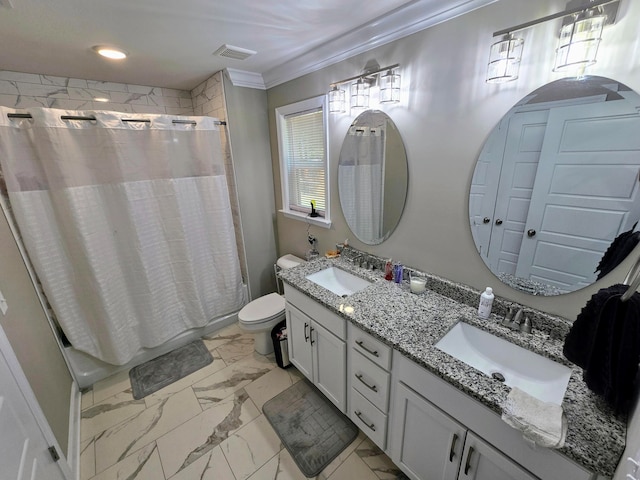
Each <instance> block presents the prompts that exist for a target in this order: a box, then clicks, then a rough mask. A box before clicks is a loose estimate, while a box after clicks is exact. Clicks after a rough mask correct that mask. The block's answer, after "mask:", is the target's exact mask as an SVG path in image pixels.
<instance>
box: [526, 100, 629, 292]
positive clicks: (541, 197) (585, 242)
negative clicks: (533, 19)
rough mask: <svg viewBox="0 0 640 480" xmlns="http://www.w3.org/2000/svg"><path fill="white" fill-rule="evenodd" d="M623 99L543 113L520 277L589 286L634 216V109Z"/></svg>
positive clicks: (573, 287) (571, 287)
mask: <svg viewBox="0 0 640 480" xmlns="http://www.w3.org/2000/svg"><path fill="white" fill-rule="evenodd" d="M629 95H634V96H636V97H637V95H636V94H634V93H630V94H629ZM629 103H631V102H618V101H611V102H604V103H600V104H592V105H577V106H573V107H565V108H558V109H554V110H553V111H552V112H551V114H550V115H549V120H548V129H547V134H546V136H545V140H544V145H543V148H542V152H541V156H540V162H539V164H538V174H537V176H536V189H535V192H534V195H533V196H532V198H531V205H530V209H529V211H530V214H529V217H528V218H527V225H526V227H525V236H524V237H523V241H522V247H521V249H520V261H519V263H518V269H517V272H516V275H517V276H518V277H523V278H529V279H531V280H534V281H539V282H542V283H546V284H550V285H554V286H556V287H558V288H560V289H566V290H569V291H571V290H576V289H577V288H582V287H584V286H587V285H589V284H591V283H592V282H593V281H595V278H596V274H595V273H594V272H595V269H596V266H597V264H598V262H599V261H600V259H601V258H602V255H603V253H604V252H605V251H606V249H607V248H608V247H609V245H610V244H611V241H612V240H613V239H614V238H615V237H616V236H617V235H618V234H619V233H622V232H624V231H626V230H629V229H630V228H631V227H632V225H633V224H634V223H635V222H636V221H637V220H638V219H639V218H640V204H639V201H640V199H639V198H638V192H639V188H638V187H639V185H638V182H639V174H640V168H639V166H638V164H639V159H640V115H639V114H638V108H633V107H631V106H629ZM639 104H640V101H638V102H635V105H636V107H638V106H640V105H639ZM576 285H577V287H576Z"/></svg>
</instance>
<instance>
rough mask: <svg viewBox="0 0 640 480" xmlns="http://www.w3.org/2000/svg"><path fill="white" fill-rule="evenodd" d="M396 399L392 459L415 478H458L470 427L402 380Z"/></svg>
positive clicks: (423, 479)
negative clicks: (443, 410)
mask: <svg viewBox="0 0 640 480" xmlns="http://www.w3.org/2000/svg"><path fill="white" fill-rule="evenodd" d="M394 400H395V401H394V408H395V411H394V414H393V425H392V437H391V439H390V443H391V445H394V447H393V448H392V452H391V454H392V459H393V461H394V462H395V463H396V464H397V465H398V466H400V467H401V468H402V470H403V471H404V472H405V473H406V474H407V475H408V476H409V477H411V478H412V479H413V480H455V479H456V477H457V476H458V469H459V467H460V460H461V458H462V451H463V445H464V441H465V436H466V433H467V430H466V429H465V428H464V427H463V426H462V425H460V424H459V423H458V422H456V421H455V420H453V419H452V418H451V417H449V416H448V415H446V414H444V413H443V412H441V411H440V410H438V409H437V408H436V407H434V406H433V405H432V404H431V403H430V402H428V401H427V400H425V399H424V398H423V397H421V396H420V395H418V394H417V393H416V392H414V391H413V390H411V389H410V388H409V387H407V386H406V385H404V384H403V383H400V382H399V383H398V387H397V389H396V393H395V399H394Z"/></svg>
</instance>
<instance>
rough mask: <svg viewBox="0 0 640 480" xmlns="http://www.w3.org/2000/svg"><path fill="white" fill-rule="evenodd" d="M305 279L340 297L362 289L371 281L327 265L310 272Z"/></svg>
mask: <svg viewBox="0 0 640 480" xmlns="http://www.w3.org/2000/svg"><path fill="white" fill-rule="evenodd" d="M306 279H307V280H309V281H311V282H313V283H316V284H318V285H320V286H321V287H323V288H326V289H327V290H329V291H331V292H333V293H335V294H336V295H339V296H341V297H346V296H347V295H352V294H354V293H356V292H359V291H360V290H364V289H365V288H367V287H368V286H369V285H371V283H372V282H370V281H369V280H365V279H364V278H360V277H357V276H355V275H353V274H351V273H349V272H345V271H344V270H341V269H339V268H336V267H329V268H325V269H324V270H320V271H319V272H316V273H312V274H311V275H307V277H306Z"/></svg>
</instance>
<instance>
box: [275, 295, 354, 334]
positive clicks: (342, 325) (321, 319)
mask: <svg viewBox="0 0 640 480" xmlns="http://www.w3.org/2000/svg"><path fill="white" fill-rule="evenodd" d="M284 297H285V299H286V300H287V302H289V303H290V304H292V305H294V306H295V307H296V308H298V309H299V310H300V311H302V312H304V313H305V314H307V315H308V316H309V317H311V318H313V319H314V320H315V321H316V322H317V323H319V324H320V325H322V326H323V327H324V328H326V329H327V330H329V331H330V332H331V333H333V334H334V335H335V336H336V337H338V338H339V339H341V340H346V338H347V326H346V320H345V319H344V318H342V317H340V316H339V315H337V314H335V313H333V312H331V311H329V310H328V309H327V308H326V307H323V306H322V305H320V304H319V303H318V302H316V301H315V300H311V299H310V298H309V297H307V296H306V295H305V294H304V293H302V292H300V291H299V290H296V289H295V288H293V287H292V286H290V285H287V284H286V283H285V285H284Z"/></svg>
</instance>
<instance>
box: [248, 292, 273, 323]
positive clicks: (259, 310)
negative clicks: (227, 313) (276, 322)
mask: <svg viewBox="0 0 640 480" xmlns="http://www.w3.org/2000/svg"><path fill="white" fill-rule="evenodd" d="M282 312H284V297H282V296H281V295H278V294H277V293H270V294H268V295H265V296H263V297H260V298H257V299H255V300H253V301H251V302H249V303H248V304H247V305H245V306H244V307H242V310H240V312H238V319H240V321H242V322H261V321H264V320H269V319H270V318H273V317H275V316H277V315H280V314H282Z"/></svg>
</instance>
